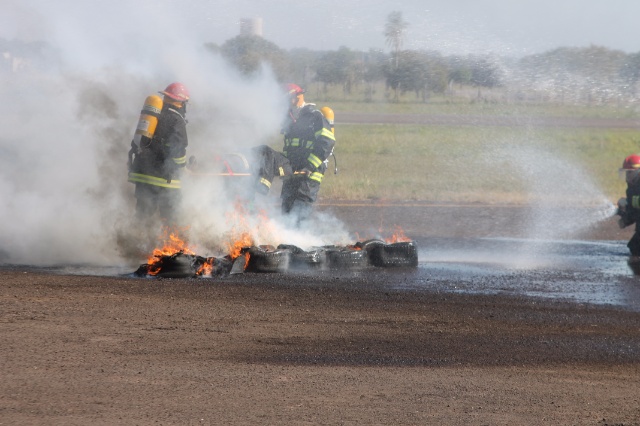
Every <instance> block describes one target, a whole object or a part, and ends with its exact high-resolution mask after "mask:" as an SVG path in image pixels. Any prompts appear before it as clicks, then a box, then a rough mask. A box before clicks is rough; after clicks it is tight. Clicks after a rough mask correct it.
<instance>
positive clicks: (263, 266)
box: [247, 247, 291, 272]
mask: <svg viewBox="0 0 640 426" xmlns="http://www.w3.org/2000/svg"><path fill="white" fill-rule="evenodd" d="M248 253H249V265H248V266H247V270H248V271H250V272H286V271H287V269H289V263H290V261H291V252H290V251H289V250H286V249H274V250H271V249H264V248H261V247H251V248H250V249H249V252H248Z"/></svg>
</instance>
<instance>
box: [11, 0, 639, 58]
mask: <svg viewBox="0 0 640 426" xmlns="http://www.w3.org/2000/svg"><path fill="white" fill-rule="evenodd" d="M0 11H2V13H1V14H0V37H4V38H16V37H17V38H22V39H26V40H29V39H42V38H49V37H51V35H52V34H60V33H61V31H62V30H63V29H64V27H73V28H74V29H77V30H82V31H84V32H86V33H87V34H89V33H91V37H90V39H92V40H93V39H112V40H115V39H117V38H119V36H123V38H125V39H129V40H131V42H132V43H133V45H136V42H135V40H136V38H137V37H138V35H139V34H140V33H142V32H145V33H153V32H157V31H172V28H174V31H175V36H176V37H181V36H183V35H186V34H184V33H185V32H188V33H189V34H188V36H189V38H192V39H194V40H196V41H199V42H203V43H204V42H213V43H217V44H221V43H223V42H224V41H225V40H228V39H229V38H232V37H234V36H236V35H237V34H238V31H239V20H240V19H242V18H261V19H262V21H263V34H264V37H265V38H266V39H268V40H270V41H272V42H274V43H275V44H276V45H278V46H280V47H281V48H284V49H291V48H309V49H313V50H335V49H337V48H339V47H340V46H345V47H348V48H351V49H358V50H368V49H370V48H374V49H385V48H386V45H385V39H384V36H383V31H384V24H385V21H386V17H387V16H388V14H389V13H390V12H392V11H399V12H401V13H402V15H403V18H404V20H405V21H406V22H407V23H408V24H409V26H408V28H407V32H406V41H405V47H406V48H415V49H433V50H439V51H442V52H443V53H445V54H449V53H450V54H466V53H498V54H509V55H515V56H523V55H527V54H532V53H539V52H542V51H546V50H550V49H554V48H556V47H588V46H589V45H591V44H594V45H599V46H604V47H608V48H611V49H619V50H622V51H624V52H627V53H635V52H638V51H640V26H638V24H637V20H638V16H640V2H638V1H636V0H610V1H602V0H562V1H558V0H555V1H554V0H516V1H511V2H507V1H504V0H456V1H451V0H399V1H395V2H389V1H382V0H271V1H268V2H266V1H263V0H154V1H150V0H135V1H131V0H109V1H107V0H84V1H81V0H57V1H48V0H2V2H1V6H0ZM66 41H69V40H66ZM76 42H77V43H79V44H80V43H81V42H82V40H76Z"/></svg>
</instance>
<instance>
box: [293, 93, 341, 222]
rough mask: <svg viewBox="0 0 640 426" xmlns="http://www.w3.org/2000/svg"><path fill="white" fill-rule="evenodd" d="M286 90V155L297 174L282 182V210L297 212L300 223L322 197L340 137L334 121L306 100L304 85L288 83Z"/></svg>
mask: <svg viewBox="0 0 640 426" xmlns="http://www.w3.org/2000/svg"><path fill="white" fill-rule="evenodd" d="M286 91H287V96H288V100H289V111H288V116H287V118H286V120H285V122H284V124H283V127H282V133H283V135H284V149H283V155H284V156H285V157H286V158H287V160H288V161H289V164H290V165H291V169H292V170H293V174H292V175H290V176H288V177H286V178H285V179H284V181H283V183H282V193H281V199H282V212H283V213H284V214H293V215H295V217H296V218H297V220H298V223H300V221H302V220H304V219H306V218H307V217H308V216H309V215H310V213H311V210H312V206H313V203H314V202H315V201H316V199H317V197H318V191H319V190H320V184H321V183H322V179H323V177H324V173H325V171H326V169H327V162H328V158H329V156H331V154H332V153H333V148H334V146H335V143H336V139H335V136H334V133H333V131H332V127H333V126H332V124H330V123H329V121H328V120H327V118H326V117H325V116H324V115H323V114H322V112H321V111H320V110H318V109H317V108H316V105H315V104H312V103H306V102H305V100H304V90H303V89H302V88H300V86H298V85H296V84H288V85H287V86H286ZM331 118H333V117H331Z"/></svg>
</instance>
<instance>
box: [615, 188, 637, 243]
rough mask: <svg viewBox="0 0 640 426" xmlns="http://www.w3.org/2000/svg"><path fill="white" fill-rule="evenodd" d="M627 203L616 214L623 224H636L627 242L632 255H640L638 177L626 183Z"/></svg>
mask: <svg viewBox="0 0 640 426" xmlns="http://www.w3.org/2000/svg"><path fill="white" fill-rule="evenodd" d="M626 195H627V205H626V207H625V209H624V211H619V212H618V214H619V215H620V218H621V220H622V222H623V223H624V225H625V226H629V225H633V224H634V223H635V224H636V230H635V233H634V234H633V236H632V237H631V240H629V243H628V244H627V247H628V248H629V251H630V252H631V255H632V256H640V178H636V179H635V180H634V181H633V182H631V183H629V184H627V193H626Z"/></svg>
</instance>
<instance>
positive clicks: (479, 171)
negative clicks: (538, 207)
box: [321, 124, 640, 204]
mask: <svg viewBox="0 0 640 426" xmlns="http://www.w3.org/2000/svg"><path fill="white" fill-rule="evenodd" d="M336 138H337V145H336V151H335V152H336V156H337V158H338V167H339V173H338V175H335V176H334V175H333V173H332V168H331V167H332V166H333V164H331V167H330V169H329V171H328V172H327V176H326V177H325V181H324V184H323V188H322V190H321V197H325V198H339V199H369V200H376V199H391V200H428V201H436V202H488V203H526V202H531V201H533V200H535V199H547V200H551V201H556V200H558V199H560V200H565V201H568V200H571V202H577V203H580V204H584V203H587V204H590V203H597V202H600V201H601V200H602V198H603V197H604V198H607V199H609V200H616V199H617V198H619V197H620V196H621V195H622V194H623V193H624V189H625V184H624V181H623V180H621V179H620V178H619V177H618V172H617V170H618V168H619V167H620V165H621V164H622V160H623V159H624V158H625V157H626V156H627V155H629V154H630V153H635V152H640V130H635V129H615V128H611V129H608V128H601V129H600V128H598V129H593V128H588V129H586V128H540V129H531V128H526V129H525V128H520V127H517V128H516V127H447V126H418V125H392V124H388V125H342V126H339V127H338V128H337V129H336Z"/></svg>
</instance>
